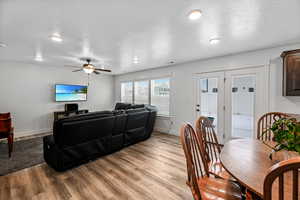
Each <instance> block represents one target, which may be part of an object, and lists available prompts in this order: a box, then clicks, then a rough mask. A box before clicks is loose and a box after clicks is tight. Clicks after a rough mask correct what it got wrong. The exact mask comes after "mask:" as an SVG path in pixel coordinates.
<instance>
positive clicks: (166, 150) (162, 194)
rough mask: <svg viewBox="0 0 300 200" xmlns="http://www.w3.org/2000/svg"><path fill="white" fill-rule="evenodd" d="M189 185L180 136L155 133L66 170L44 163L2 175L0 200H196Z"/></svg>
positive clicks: (0, 178) (0, 179)
mask: <svg viewBox="0 0 300 200" xmlns="http://www.w3.org/2000/svg"><path fill="white" fill-rule="evenodd" d="M0 164H1V163H0ZM185 182H186V164H185V158H184V154H183V150H182V148H181V145H180V143H179V138H178V137H176V136H171V135H166V134H161V133H154V134H153V136H152V137H151V138H150V139H148V140H146V141H144V142H141V143H138V144H135V145H133V146H130V147H127V148H124V149H123V150H121V151H119V152H116V153H114V154H111V155H108V156H105V157H101V158H99V159H97V160H95V161H92V162H89V163H87V164H84V165H81V166H79V167H77V168H74V169H71V170H68V171H66V172H62V173H58V172H55V171H54V170H53V169H51V168H50V167H49V166H48V165H47V164H45V163H44V164H41V165H38V166H34V167H31V168H28V169H24V170H21V171H18V172H15V173H12V174H9V175H6V176H2V177H0V200H10V199H12V200H18V199H22V200H26V199H37V200H44V199H46V200H47V199H85V200H89V199H92V200H93V199H100V200H102V199H103V200H105V199H111V200H112V199H118V200H123V199H128V200H131V199H132V200H135V199H136V200H143V199H161V200H169V199H170V200H171V199H192V195H191V193H190V190H189V188H188V187H187V186H186V184H185Z"/></svg>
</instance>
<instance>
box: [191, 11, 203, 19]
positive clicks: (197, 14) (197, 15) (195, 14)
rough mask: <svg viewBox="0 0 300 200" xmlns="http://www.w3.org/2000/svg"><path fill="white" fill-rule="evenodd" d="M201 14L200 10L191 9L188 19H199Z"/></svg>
mask: <svg viewBox="0 0 300 200" xmlns="http://www.w3.org/2000/svg"><path fill="white" fill-rule="evenodd" d="M201 16H202V12H201V10H192V11H191V12H190V13H189V19H190V20H197V19H200V17H201Z"/></svg>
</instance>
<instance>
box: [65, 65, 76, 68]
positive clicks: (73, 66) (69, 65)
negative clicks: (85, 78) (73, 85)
mask: <svg viewBox="0 0 300 200" xmlns="http://www.w3.org/2000/svg"><path fill="white" fill-rule="evenodd" d="M64 66H65V67H75V68H80V66H74V65H64Z"/></svg>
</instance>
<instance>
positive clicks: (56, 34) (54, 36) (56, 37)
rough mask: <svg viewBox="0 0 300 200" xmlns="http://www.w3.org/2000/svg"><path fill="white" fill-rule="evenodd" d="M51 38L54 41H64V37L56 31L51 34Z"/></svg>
mask: <svg viewBox="0 0 300 200" xmlns="http://www.w3.org/2000/svg"><path fill="white" fill-rule="evenodd" d="M50 38H51V40H52V41H54V42H62V41H63V39H62V38H61V35H60V34H59V33H54V34H53V35H51V37H50Z"/></svg>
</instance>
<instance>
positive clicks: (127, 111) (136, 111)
mask: <svg viewBox="0 0 300 200" xmlns="http://www.w3.org/2000/svg"><path fill="white" fill-rule="evenodd" d="M146 111H147V109H146V108H137V109H128V110H126V113H127V114H130V113H139V112H146Z"/></svg>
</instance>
